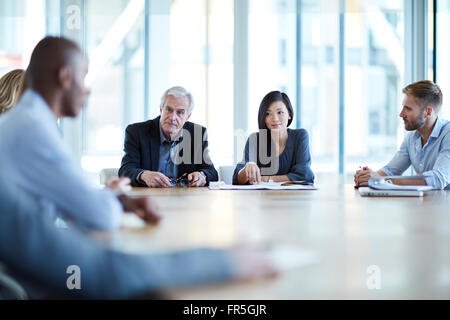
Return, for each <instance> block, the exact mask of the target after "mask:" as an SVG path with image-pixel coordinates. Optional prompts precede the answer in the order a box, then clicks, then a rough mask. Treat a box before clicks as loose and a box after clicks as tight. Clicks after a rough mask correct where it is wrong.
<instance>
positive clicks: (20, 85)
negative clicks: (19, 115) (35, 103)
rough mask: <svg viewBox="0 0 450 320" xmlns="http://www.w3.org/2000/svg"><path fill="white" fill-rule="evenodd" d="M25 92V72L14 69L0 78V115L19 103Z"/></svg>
mask: <svg viewBox="0 0 450 320" xmlns="http://www.w3.org/2000/svg"><path fill="white" fill-rule="evenodd" d="M24 91H25V70H22V69H15V70H13V71H10V72H8V73H7V74H5V75H4V76H3V77H1V78H0V115H1V114H2V113H4V112H6V111H8V110H9V109H11V108H12V107H14V106H15V105H16V104H17V102H18V101H19V99H20V97H21V96H22V93H23V92H24Z"/></svg>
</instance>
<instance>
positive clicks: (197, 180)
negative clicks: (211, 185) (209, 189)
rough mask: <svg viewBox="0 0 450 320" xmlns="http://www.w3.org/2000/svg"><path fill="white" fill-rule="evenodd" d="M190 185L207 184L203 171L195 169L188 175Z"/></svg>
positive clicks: (201, 185) (200, 185)
mask: <svg viewBox="0 0 450 320" xmlns="http://www.w3.org/2000/svg"><path fill="white" fill-rule="evenodd" d="M188 181H189V186H190V187H203V186H205V185H206V175H205V174H204V173H203V172H201V171H200V172H199V171H195V172H192V173H190V174H189V175H188Z"/></svg>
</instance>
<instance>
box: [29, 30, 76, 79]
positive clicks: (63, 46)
mask: <svg viewBox="0 0 450 320" xmlns="http://www.w3.org/2000/svg"><path fill="white" fill-rule="evenodd" d="M74 53H82V51H81V49H80V47H79V46H78V45H77V44H76V43H75V42H73V41H72V40H69V39H66V38H62V37H51V36H48V37H45V38H44V39H42V40H41V41H39V43H38V44H37V45H36V47H35V48H34V50H33V53H32V54H31V58H30V64H29V65H28V69H27V84H28V85H29V86H30V87H31V88H32V87H34V86H35V85H36V84H37V83H39V82H40V81H42V80H44V79H45V80H47V79H49V77H50V78H51V77H53V76H54V75H56V72H57V71H58V70H59V69H61V68H62V67H64V66H66V65H68V64H70V63H71V59H72V58H73V56H74Z"/></svg>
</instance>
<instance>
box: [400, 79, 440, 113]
mask: <svg viewBox="0 0 450 320" xmlns="http://www.w3.org/2000/svg"><path fill="white" fill-rule="evenodd" d="M403 93H404V94H407V95H408V96H413V97H414V98H415V99H416V102H417V103H418V104H419V105H420V106H421V108H422V109H424V108H425V107H432V108H433V109H434V111H435V112H436V113H438V112H439V110H440V109H441V106H442V91H441V88H439V86H438V85H437V84H435V83H434V82H433V81H430V80H421V81H417V82H414V83H411V84H410V85H407V86H406V87H405V88H403Z"/></svg>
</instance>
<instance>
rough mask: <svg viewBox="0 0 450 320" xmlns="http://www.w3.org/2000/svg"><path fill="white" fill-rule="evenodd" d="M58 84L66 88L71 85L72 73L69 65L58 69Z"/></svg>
mask: <svg viewBox="0 0 450 320" xmlns="http://www.w3.org/2000/svg"><path fill="white" fill-rule="evenodd" d="M58 85H59V86H60V87H61V88H62V89H64V90H68V89H69V88H70V87H71V85H72V73H71V71H70V70H69V68H68V67H62V68H61V69H59V70H58Z"/></svg>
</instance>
